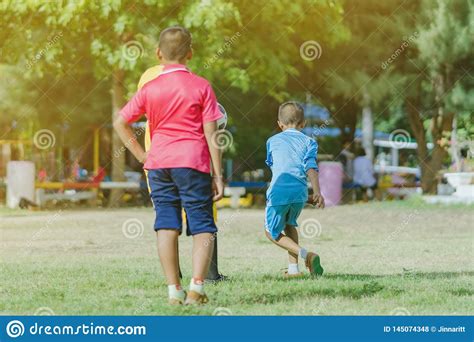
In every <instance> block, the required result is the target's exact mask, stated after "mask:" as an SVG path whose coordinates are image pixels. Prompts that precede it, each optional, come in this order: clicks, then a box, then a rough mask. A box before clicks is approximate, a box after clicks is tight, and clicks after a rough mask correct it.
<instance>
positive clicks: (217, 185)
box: [204, 121, 224, 201]
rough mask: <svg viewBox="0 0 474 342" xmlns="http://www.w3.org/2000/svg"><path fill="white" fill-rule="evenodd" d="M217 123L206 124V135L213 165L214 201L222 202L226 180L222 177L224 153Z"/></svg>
mask: <svg viewBox="0 0 474 342" xmlns="http://www.w3.org/2000/svg"><path fill="white" fill-rule="evenodd" d="M218 134H219V133H218V132H217V122H216V121H209V122H205V123H204V135H205V137H206V141H207V146H209V153H210V154H211V164H212V189H213V191H214V197H213V200H214V201H218V200H220V199H221V198H222V197H223V196H224V179H223V177H222V153H221V151H220V150H219V148H218V145H217V142H216V139H217V135H218Z"/></svg>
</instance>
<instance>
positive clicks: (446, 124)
mask: <svg viewBox="0 0 474 342" xmlns="http://www.w3.org/2000/svg"><path fill="white" fill-rule="evenodd" d="M419 108H420V107H419V100H418V99H415V98H409V99H408V100H407V101H406V109H407V114H408V121H409V123H410V127H411V130H412V131H413V135H414V136H415V139H416V142H417V148H416V149H417V157H418V162H419V164H420V169H421V187H422V189H423V193H431V194H433V193H436V186H437V176H438V173H439V170H441V167H442V165H443V159H444V158H445V156H446V153H447V152H446V150H445V148H444V147H443V146H442V144H441V140H442V138H443V135H445V134H446V132H449V131H450V129H451V127H452V123H453V118H454V115H453V114H452V113H448V114H445V115H442V116H441V115H440V114H436V115H435V116H434V117H433V118H432V119H431V120H432V122H431V134H432V137H433V145H434V147H433V150H432V151H431V154H430V153H429V151H428V148H427V146H426V135H425V128H424V126H423V119H422V117H421V115H420V109H419Z"/></svg>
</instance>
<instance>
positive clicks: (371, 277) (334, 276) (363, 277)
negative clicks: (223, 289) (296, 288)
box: [261, 272, 474, 282]
mask: <svg viewBox="0 0 474 342" xmlns="http://www.w3.org/2000/svg"><path fill="white" fill-rule="evenodd" d="M465 276H468V277H473V276H474V272H403V273H394V274H350V273H348V274H345V273H341V274H338V273H325V274H324V276H323V277H322V278H319V279H321V280H324V279H329V280H359V281H377V280H384V279H391V278H400V277H405V278H406V277H409V278H416V279H432V280H434V279H443V278H455V277H465ZM261 279H262V280H263V281H279V282H286V281H294V279H288V278H284V277H282V276H275V275H269V274H265V275H264V276H262V278H261ZM301 279H303V280H304V279H313V278H312V277H311V276H310V275H306V276H304V277H302V278H301Z"/></svg>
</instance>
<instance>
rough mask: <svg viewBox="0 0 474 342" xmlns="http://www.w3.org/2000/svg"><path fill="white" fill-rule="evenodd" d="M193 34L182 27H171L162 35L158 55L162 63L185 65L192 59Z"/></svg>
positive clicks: (162, 32)
mask: <svg viewBox="0 0 474 342" xmlns="http://www.w3.org/2000/svg"><path fill="white" fill-rule="evenodd" d="M191 42H192V38H191V33H189V31H188V30H186V29H185V28H184V27H181V26H171V27H168V28H166V29H164V30H163V31H161V33H160V42H159V43H158V49H157V50H156V54H157V55H158V58H159V59H160V60H161V61H162V62H165V63H166V62H168V63H169V62H175V63H181V64H184V63H186V61H187V60H188V59H191V57H192V49H191Z"/></svg>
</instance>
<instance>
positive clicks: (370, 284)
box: [0, 201, 474, 315]
mask: <svg viewBox="0 0 474 342" xmlns="http://www.w3.org/2000/svg"><path fill="white" fill-rule="evenodd" d="M473 212H474V210H473V207H465V206H457V207H442V206H427V205H423V204H421V203H420V202H417V201H406V202H390V203H373V204H358V205H350V206H341V207H335V208H327V209H325V210H324V211H320V210H316V209H305V210H304V211H303V215H302V217H301V218H300V221H301V223H304V224H305V226H304V227H303V226H302V227H301V229H304V230H305V231H304V234H305V235H306V236H307V237H306V238H302V245H304V246H307V248H308V249H314V250H316V251H317V252H318V253H320V255H321V258H322V263H323V266H324V267H325V270H326V273H325V275H324V277H322V278H319V279H313V278H310V277H309V276H308V277H306V278H304V279H300V280H286V279H283V278H282V276H281V275H282V269H283V268H285V267H286V265H287V259H286V255H285V253H284V252H283V251H281V250H279V249H278V248H277V247H275V246H273V245H272V244H271V243H270V242H269V241H267V240H266V238H264V235H263V230H262V222H263V215H264V211H263V210H257V209H251V210H243V209H242V210H238V211H233V210H221V211H220V223H219V226H220V228H221V233H220V236H219V254H220V259H219V262H220V269H221V271H222V272H223V273H225V274H226V275H228V276H230V278H231V280H230V281H228V282H225V283H222V284H218V285H210V286H207V292H208V295H209V297H210V299H211V302H210V303H209V304H208V305H207V306H203V307H171V306H169V305H167V304H166V291H167V289H166V285H165V283H164V278H163V276H162V274H161V270H160V267H159V263H158V258H157V256H156V254H157V253H156V245H155V236H154V233H153V231H152V229H151V228H149V227H151V224H152V222H153V218H154V217H153V212H152V209H145V208H138V209H120V210H106V209H102V210H85V211H79V210H63V211H57V212H54V211H49V212H38V213H28V214H26V215H25V214H23V212H19V211H15V212H10V211H8V210H5V209H3V210H1V211H0V217H1V219H0V258H1V259H0V261H1V264H0V265H1V283H0V313H2V314H35V313H36V314H57V315H80V314H81V315H92V314H95V315H99V314H103V315H109V314H112V315H183V314H184V315H194V314H197V315H201V314H234V315H284V314H288V315H343V314H346V315H371V314H375V315H390V314H412V315H418V314H420V315H421V314H422V315H435V314H440V315H461V314H473V313H474V304H473V303H474V302H473V300H472V299H473V294H474V291H473V288H474V287H473V279H474V270H473V248H472V247H473V227H474V224H473V223H474V216H473ZM308 219H309V220H308ZM314 219H317V221H318V222H316V221H314ZM125 222H127V223H125ZM124 224H132V225H133V224H135V227H131V228H130V227H129V228H130V230H129V231H128V232H127V234H124V233H123V230H122V228H123V227H124ZM140 224H143V227H144V230H143V231H141V230H140ZM132 228H138V230H137V231H133V229H132ZM126 235H128V237H127V236H126ZM190 247H191V239H189V238H186V237H182V238H181V239H180V248H181V260H182V267H183V271H184V274H185V280H184V283H185V284H186V285H187V284H188V282H189V276H190V258H189V255H190Z"/></svg>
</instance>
